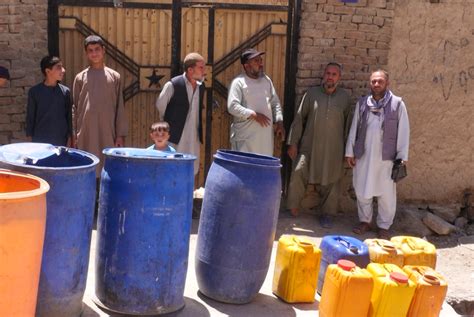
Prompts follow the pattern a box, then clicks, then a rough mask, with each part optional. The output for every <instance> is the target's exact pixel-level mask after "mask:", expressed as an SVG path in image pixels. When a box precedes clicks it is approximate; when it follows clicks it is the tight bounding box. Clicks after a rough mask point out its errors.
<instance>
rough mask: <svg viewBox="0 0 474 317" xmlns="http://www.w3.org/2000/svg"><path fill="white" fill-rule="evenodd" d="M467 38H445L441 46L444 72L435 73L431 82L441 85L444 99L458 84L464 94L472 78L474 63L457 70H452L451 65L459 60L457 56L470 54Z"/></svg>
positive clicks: (447, 98) (448, 96)
mask: <svg viewBox="0 0 474 317" xmlns="http://www.w3.org/2000/svg"><path fill="white" fill-rule="evenodd" d="M469 43H470V41H469V39H467V38H465V37H463V38H460V39H459V40H453V39H449V40H445V41H444V43H443V44H442V46H443V48H442V49H443V60H442V62H443V66H444V67H446V70H447V71H446V72H440V73H438V74H435V75H434V77H433V82H434V83H435V84H439V85H440V86H441V91H442V93H443V97H444V100H446V101H447V100H449V98H450V97H451V92H452V90H453V88H454V87H457V86H459V87H460V88H461V89H462V90H463V91H464V93H465V94H467V93H468V90H469V83H470V81H472V80H474V65H473V66H470V67H466V68H464V69H461V70H459V71H454V72H453V71H452V65H453V64H454V63H455V62H458V61H459V57H460V56H463V54H470V53H471V52H470V49H469V48H468V46H469Z"/></svg>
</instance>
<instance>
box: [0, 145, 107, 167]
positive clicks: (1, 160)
mask: <svg viewBox="0 0 474 317" xmlns="http://www.w3.org/2000/svg"><path fill="white" fill-rule="evenodd" d="M25 143H32V142H25ZM54 147H56V148H63V149H65V150H66V151H67V152H72V153H78V154H81V155H84V156H85V157H88V158H90V159H91V160H92V163H90V164H85V165H78V166H62V167H53V166H38V165H27V164H24V163H18V162H12V161H7V160H3V159H1V158H0V162H2V163H4V164H7V165H11V166H16V167H22V168H26V169H30V168H31V169H32V170H42V171H58V170H80V169H87V168H92V167H93V168H95V167H96V165H98V164H99V158H98V157H97V156H95V155H94V154H92V153H89V152H86V151H83V150H79V149H75V148H70V147H66V146H54ZM0 148H1V147H0Z"/></svg>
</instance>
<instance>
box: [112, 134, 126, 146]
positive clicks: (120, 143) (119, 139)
mask: <svg viewBox="0 0 474 317" xmlns="http://www.w3.org/2000/svg"><path fill="white" fill-rule="evenodd" d="M124 144H125V138H124V137H123V136H118V137H116V138H115V142H114V146H115V147H123V145H124Z"/></svg>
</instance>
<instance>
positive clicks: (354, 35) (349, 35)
mask: <svg viewBox="0 0 474 317" xmlns="http://www.w3.org/2000/svg"><path fill="white" fill-rule="evenodd" d="M345 37H346V39H356V40H365V33H364V32H360V31H346V32H345Z"/></svg>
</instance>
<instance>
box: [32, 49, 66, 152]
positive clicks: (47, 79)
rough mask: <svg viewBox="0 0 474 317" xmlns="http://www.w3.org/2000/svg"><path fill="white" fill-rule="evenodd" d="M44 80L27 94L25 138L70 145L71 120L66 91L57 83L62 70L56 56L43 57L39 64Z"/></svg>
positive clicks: (61, 76) (62, 72)
mask: <svg viewBox="0 0 474 317" xmlns="http://www.w3.org/2000/svg"><path fill="white" fill-rule="evenodd" d="M40 67H41V72H42V73H43V75H44V81H43V82H42V83H39V84H38V85H36V86H34V87H32V88H31V89H30V91H29V92H28V104H27V107H26V135H27V136H28V137H30V138H31V141H33V142H41V143H50V144H53V145H61V146H65V145H68V146H70V145H71V135H72V119H71V107H72V106H71V94H70V91H69V88H67V87H66V86H64V85H61V84H60V83H59V82H60V81H61V80H62V79H63V77H64V72H65V69H64V67H63V64H62V63H61V60H60V59H59V58H58V57H56V56H46V57H44V58H43V59H42V60H41V63H40Z"/></svg>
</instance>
